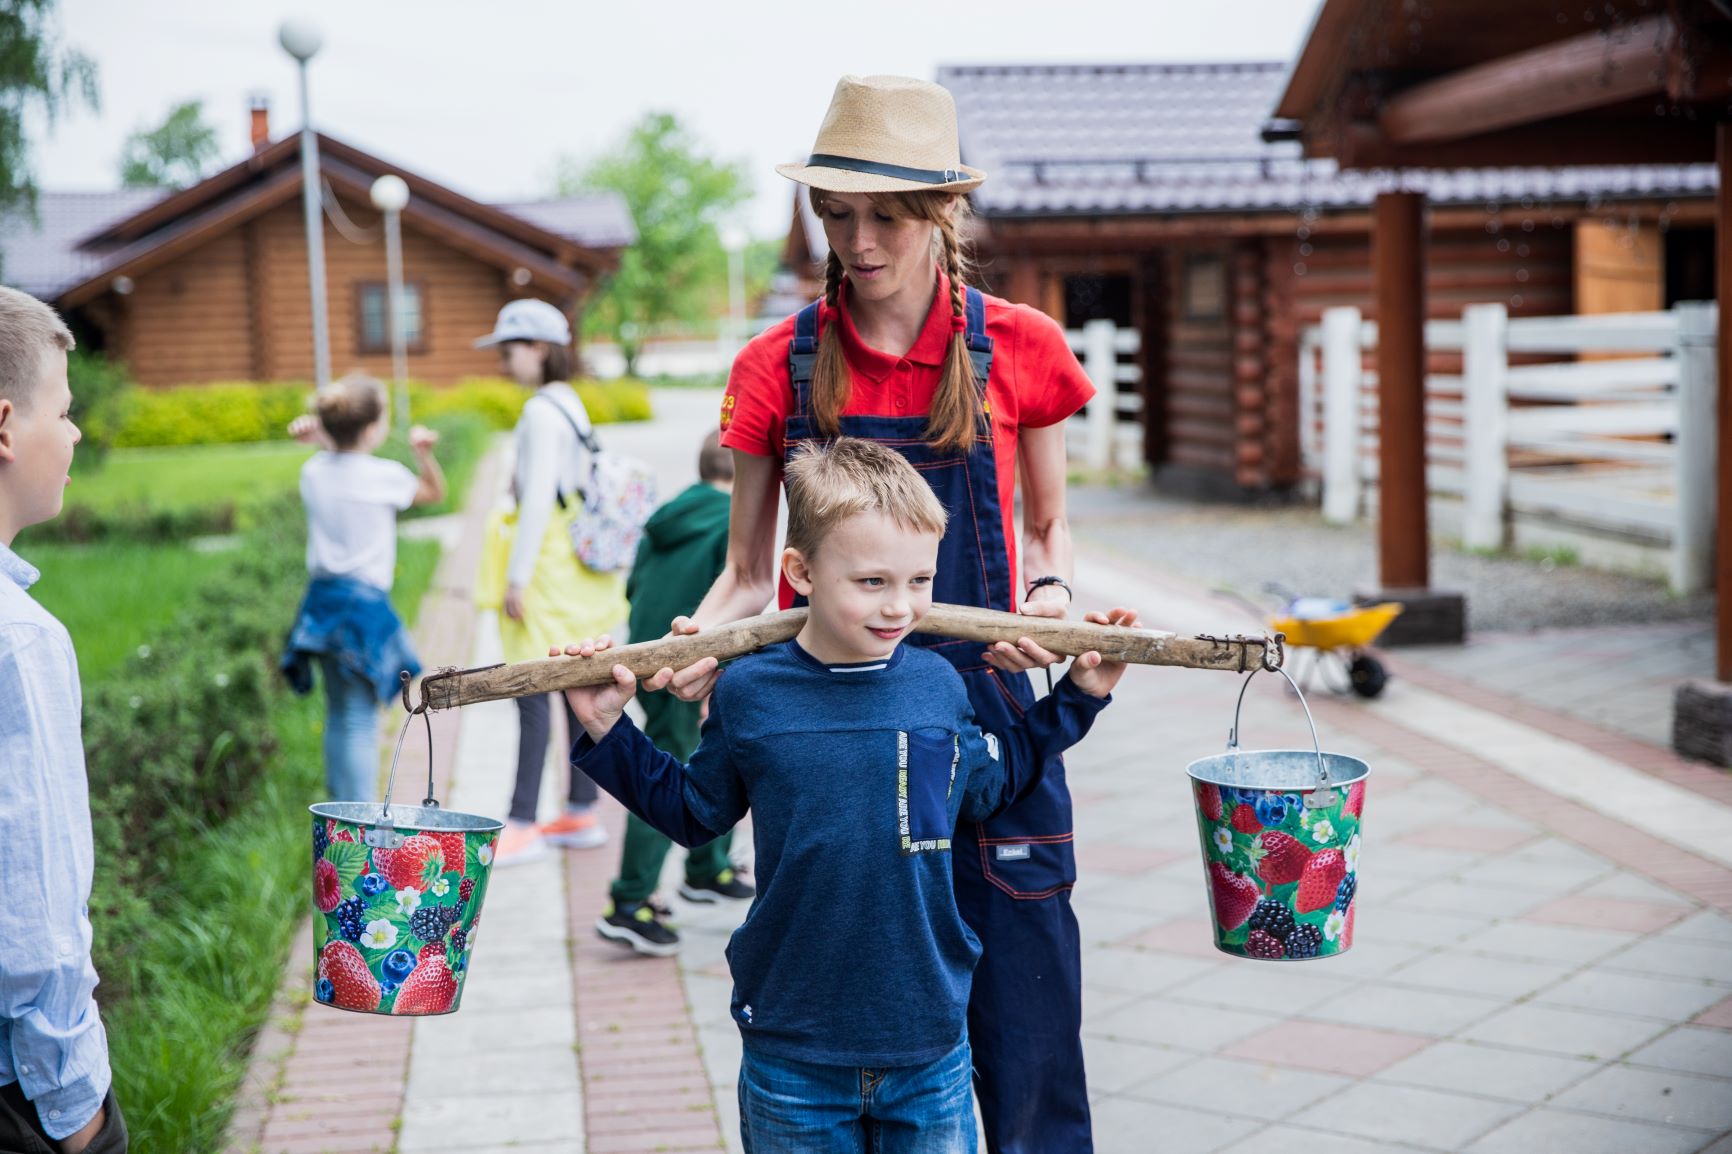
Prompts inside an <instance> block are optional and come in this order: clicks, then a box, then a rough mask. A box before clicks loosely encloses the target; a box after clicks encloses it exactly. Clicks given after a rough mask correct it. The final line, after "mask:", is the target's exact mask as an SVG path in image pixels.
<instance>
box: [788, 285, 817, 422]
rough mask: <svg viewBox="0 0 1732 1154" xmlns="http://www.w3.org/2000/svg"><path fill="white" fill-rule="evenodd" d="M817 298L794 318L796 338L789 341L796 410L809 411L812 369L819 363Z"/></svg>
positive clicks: (789, 375) (790, 375) (789, 363)
mask: <svg viewBox="0 0 1732 1154" xmlns="http://www.w3.org/2000/svg"><path fill="white" fill-rule="evenodd" d="M823 303H824V302H823V301H822V300H815V301H813V302H812V303H811V304H809V305H807V306H806V307H805V308H803V309H801V310H800V312H799V315H797V316H796V317H795V318H794V339H793V340H791V341H789V342H788V379H789V380H790V381H792V382H793V385H794V411H795V412H796V413H804V412H806V411H807V408H808V406H807V397H808V394H809V393H810V391H811V387H812V370H813V368H814V367H815V366H816V365H817V363H818V307H819V306H820V305H822V304H823Z"/></svg>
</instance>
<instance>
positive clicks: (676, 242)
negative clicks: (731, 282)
mask: <svg viewBox="0 0 1732 1154" xmlns="http://www.w3.org/2000/svg"><path fill="white" fill-rule="evenodd" d="M557 183H558V189H559V193H560V195H568V194H570V193H572V192H575V191H580V190H582V191H597V190H611V191H613V192H617V193H619V194H620V195H621V196H622V197H624V198H625V202H626V205H627V206H628V207H629V208H630V209H631V216H632V221H633V222H634V223H635V224H636V225H637V243H636V244H634V245H633V246H632V247H630V248H628V249H627V250H626V251H625V253H624V254H623V256H622V257H621V258H620V266H619V269H618V271H617V272H615V273H614V274H613V276H612V277H610V278H609V279H608V281H607V283H606V284H605V285H603V286H602V288H601V289H600V290H599V291H598V292H597V293H596V295H595V297H594V298H593V300H592V302H591V304H590V307H589V311H588V314H587V315H586V317H585V318H584V330H585V332H587V333H590V334H592V335H597V334H600V335H607V336H611V337H612V338H613V339H614V340H615V341H616V342H617V343H618V344H619V347H620V351H621V352H622V353H624V355H625V359H626V372H628V373H632V372H636V370H637V357H638V352H639V350H640V349H641V348H642V347H643V341H644V338H645V337H647V336H649V335H650V334H651V332H652V331H653V329H654V328H655V327H656V326H658V325H661V324H664V323H666V322H669V321H687V322H690V321H697V320H702V319H706V318H708V317H710V316H713V315H715V312H716V302H717V301H718V300H720V301H723V302H725V301H726V300H727V291H728V290H727V254H726V253H725V252H724V251H723V250H722V243H721V240H720V238H719V237H718V235H717V232H716V223H717V221H718V219H719V218H721V217H722V216H723V215H724V214H726V213H727V211H728V210H729V209H731V208H733V207H734V206H735V205H737V204H739V203H740V202H741V201H743V200H745V199H746V197H747V196H749V195H750V193H751V189H750V186H749V184H748V182H747V180H746V175H745V170H744V168H743V167H742V166H741V165H739V164H735V163H729V162H725V161H720V160H716V159H713V158H712V157H710V156H707V155H705V153H704V151H703V149H702V146H701V145H700V143H699V142H698V141H697V140H696V139H695V138H694V137H693V136H692V135H691V134H690V133H689V132H687V131H686V130H685V129H684V128H683V127H682V126H681V125H680V123H679V121H678V120H677V119H676V118H675V117H674V116H673V115H672V114H670V113H666V112H652V113H649V114H647V115H646V116H644V118H643V119H642V120H640V121H638V123H637V124H636V125H635V126H633V127H632V129H631V131H630V132H629V133H627V135H626V138H625V140H624V141H623V142H622V143H621V144H620V145H619V146H618V147H617V148H616V149H614V151H612V152H610V153H608V154H606V155H604V156H601V157H599V158H598V159H596V160H595V161H593V162H591V163H590V164H589V165H587V166H585V167H578V166H576V165H574V164H573V163H572V162H571V161H569V160H567V161H564V162H562V163H561V166H560V175H559V177H558V181H557ZM724 307H725V306H724Z"/></svg>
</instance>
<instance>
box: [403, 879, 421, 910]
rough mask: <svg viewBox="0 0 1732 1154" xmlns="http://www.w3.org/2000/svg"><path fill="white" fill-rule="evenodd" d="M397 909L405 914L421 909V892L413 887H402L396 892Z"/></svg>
mask: <svg viewBox="0 0 1732 1154" xmlns="http://www.w3.org/2000/svg"><path fill="white" fill-rule="evenodd" d="M397 908H398V909H400V910H402V911H403V912H404V913H406V914H412V913H414V912H415V911H416V910H418V909H420V908H421V891H420V890H418V889H416V888H415V887H414V886H404V887H403V888H402V889H400V890H398V891H397Z"/></svg>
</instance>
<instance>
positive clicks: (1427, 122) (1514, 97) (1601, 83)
mask: <svg viewBox="0 0 1732 1154" xmlns="http://www.w3.org/2000/svg"><path fill="white" fill-rule="evenodd" d="M1677 43H1678V31H1677V28H1676V27H1675V26H1674V25H1673V24H1672V18H1671V17H1670V16H1666V15H1659V16H1650V17H1648V18H1647V19H1644V20H1635V21H1632V22H1630V23H1629V24H1625V25H1621V26H1613V27H1611V28H1608V29H1606V30H1604V31H1596V32H1586V33H1583V34H1581V35H1579V36H1572V37H1570V38H1569V39H1567V40H1559V41H1556V42H1555V43H1552V44H1547V45H1545V46H1544V47H1541V48H1532V49H1529V50H1528V51H1526V52H1516V53H1513V54H1511V55H1509V56H1505V57H1502V58H1501V59H1498V60H1491V61H1487V62H1486V63H1484V64H1475V65H1473V66H1471V67H1468V68H1463V69H1461V70H1460V71H1457V72H1452V73H1449V74H1448V75H1446V76H1440V77H1438V78H1437V79H1435V80H1427V81H1423V82H1421V83H1419V84H1415V85H1414V86H1413V87H1411V88H1408V89H1406V90H1404V91H1402V92H1398V93H1396V94H1395V95H1394V96H1391V97H1390V98H1388V99H1387V100H1385V101H1384V102H1383V107H1382V110H1381V111H1380V112H1379V114H1378V117H1377V125H1378V128H1379V129H1380V130H1381V131H1382V133H1383V137H1384V139H1386V140H1388V141H1389V142H1390V143H1392V144H1400V145H1411V144H1435V143H1438V142H1440V141H1445V140H1461V139H1463V138H1464V137H1470V136H1483V135H1485V134H1486V133H1490V132H1496V131H1498V130H1499V129H1504V128H1513V127H1516V126H1518V125H1523V124H1533V123H1535V122H1537V121H1541V120H1551V119H1553V118H1555V117H1559V116H1569V115H1571V114H1573V113H1577V112H1587V111H1589V110H1590V109H1594V108H1604V107H1606V106H1607V105H1610V104H1617V103H1620V102H1622V101H1625V100H1630V99H1632V98H1634V97H1637V96H1646V95H1649V94H1650V93H1656V92H1664V91H1665V89H1666V78H1667V74H1668V72H1669V71H1670V68H1669V65H1670V61H1671V57H1672V54H1673V52H1674V50H1675V48H1676V46H1677Z"/></svg>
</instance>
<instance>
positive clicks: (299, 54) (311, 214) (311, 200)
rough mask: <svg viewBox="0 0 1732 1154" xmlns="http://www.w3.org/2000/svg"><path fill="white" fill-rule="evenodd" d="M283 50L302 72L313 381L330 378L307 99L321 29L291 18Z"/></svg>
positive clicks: (315, 161)
mask: <svg viewBox="0 0 1732 1154" xmlns="http://www.w3.org/2000/svg"><path fill="white" fill-rule="evenodd" d="M277 42H278V43H279V44H281V45H282V46H283V51H284V52H287V53H288V54H289V55H290V56H293V57H294V58H295V60H296V62H297V63H298V64H299V65H300V72H301V206H302V209H303V211H304V214H305V216H306V218H307V282H308V284H309V286H310V288H311V293H312V302H313V383H314V384H315V385H317V386H320V387H323V386H324V385H327V384H329V383H330V381H331V333H330V318H329V317H328V316H326V313H325V228H324V221H323V220H322V219H321V218H322V216H323V209H322V207H321V203H320V201H321V196H320V184H319V142H318V139H317V138H316V137H315V136H314V135H313V113H312V105H311V104H310V103H309V101H308V99H307V61H309V60H311V59H312V58H313V57H314V56H315V55H316V54H317V53H318V51H319V47H320V45H321V44H323V43H324V39H323V37H321V36H320V35H319V30H318V28H317V27H315V26H314V25H313V24H311V23H310V22H308V21H306V20H288V21H285V22H284V23H283V26H282V28H281V29H280V30H279V31H278V32H277Z"/></svg>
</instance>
